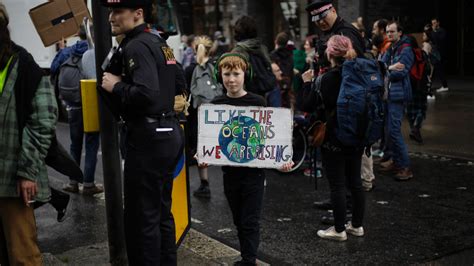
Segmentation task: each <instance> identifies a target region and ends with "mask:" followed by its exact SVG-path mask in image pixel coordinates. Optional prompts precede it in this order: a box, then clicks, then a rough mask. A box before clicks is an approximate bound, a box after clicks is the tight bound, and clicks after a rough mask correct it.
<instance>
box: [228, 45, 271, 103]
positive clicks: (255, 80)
mask: <svg viewBox="0 0 474 266" xmlns="http://www.w3.org/2000/svg"><path fill="white" fill-rule="evenodd" d="M232 52H234V53H241V54H243V55H245V56H246V57H247V58H248V59H249V60H250V62H249V63H251V64H252V73H253V77H252V80H251V81H250V83H249V82H248V81H247V84H246V87H245V90H247V91H250V92H254V93H257V94H259V95H261V96H264V95H265V94H266V93H267V92H269V91H271V90H272V89H274V88H275V86H277V81H276V78H275V76H274V75H273V72H272V67H271V61H270V57H269V55H268V50H267V47H266V46H265V45H263V44H262V42H261V41H260V40H259V39H247V40H244V41H241V42H238V43H237V45H236V47H235V48H234V49H233V50H232ZM247 85H248V86H247Z"/></svg>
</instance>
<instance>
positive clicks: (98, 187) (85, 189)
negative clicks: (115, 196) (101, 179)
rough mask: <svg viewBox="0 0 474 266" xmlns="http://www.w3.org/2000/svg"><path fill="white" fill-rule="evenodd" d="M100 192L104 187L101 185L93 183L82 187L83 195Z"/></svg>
mask: <svg viewBox="0 0 474 266" xmlns="http://www.w3.org/2000/svg"><path fill="white" fill-rule="evenodd" d="M102 192H104V188H103V187H102V186H101V185H96V184H94V185H93V186H90V187H83V188H82V194H83V195H94V194H99V193H102Z"/></svg>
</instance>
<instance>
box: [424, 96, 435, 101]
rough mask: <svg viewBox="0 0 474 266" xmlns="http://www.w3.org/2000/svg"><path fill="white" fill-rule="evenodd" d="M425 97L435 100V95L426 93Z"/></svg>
mask: <svg viewBox="0 0 474 266" xmlns="http://www.w3.org/2000/svg"><path fill="white" fill-rule="evenodd" d="M426 99H427V100H430V101H432V100H435V99H436V97H435V96H434V95H428V96H426Z"/></svg>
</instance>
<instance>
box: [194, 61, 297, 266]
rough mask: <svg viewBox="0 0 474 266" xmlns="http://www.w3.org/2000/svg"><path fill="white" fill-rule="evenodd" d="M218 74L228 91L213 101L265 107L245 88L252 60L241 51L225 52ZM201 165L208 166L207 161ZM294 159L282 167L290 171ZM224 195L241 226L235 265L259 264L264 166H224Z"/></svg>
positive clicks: (262, 100) (238, 224)
mask: <svg viewBox="0 0 474 266" xmlns="http://www.w3.org/2000/svg"><path fill="white" fill-rule="evenodd" d="M217 69H218V73H217V75H216V76H217V77H218V81H219V82H221V83H222V84H223V85H224V87H225V89H226V94H224V95H221V96H218V97H216V98H214V100H212V102H211V103H213V104H228V105H234V106H265V105H266V103H265V99H264V98H263V97H262V96H259V95H257V94H254V93H251V92H247V91H245V89H244V85H245V79H246V78H250V74H248V73H250V70H249V61H248V60H247V59H246V57H245V56H244V55H242V54H239V53H226V54H223V55H222V56H221V57H220V59H219V60H218V61H217ZM200 166H207V164H205V163H203V164H200ZM292 166H293V162H291V163H287V164H285V165H284V166H283V167H282V169H281V170H282V171H289V170H290V169H291V167H292ZM222 172H223V173H224V194H225V196H226V198H227V201H228V203H229V206H230V209H231V211H232V217H233V220H234V224H235V226H236V227H237V232H238V237H239V242H240V250H241V256H242V260H241V261H239V262H237V263H235V265H256V259H257V248H258V245H259V242H260V224H259V221H260V212H261V209H262V202H263V191H264V182H265V173H264V171H263V169H261V168H248V167H231V166H223V167H222Z"/></svg>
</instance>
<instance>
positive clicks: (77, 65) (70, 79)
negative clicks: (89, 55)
mask: <svg viewBox="0 0 474 266" xmlns="http://www.w3.org/2000/svg"><path fill="white" fill-rule="evenodd" d="M83 78H84V74H83V71H82V56H77V55H71V57H69V58H68V59H67V60H66V62H64V63H63V64H62V65H61V66H60V67H59V75H58V88H59V95H60V96H61V99H63V100H64V101H66V102H69V103H80V102H81V79H83Z"/></svg>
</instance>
